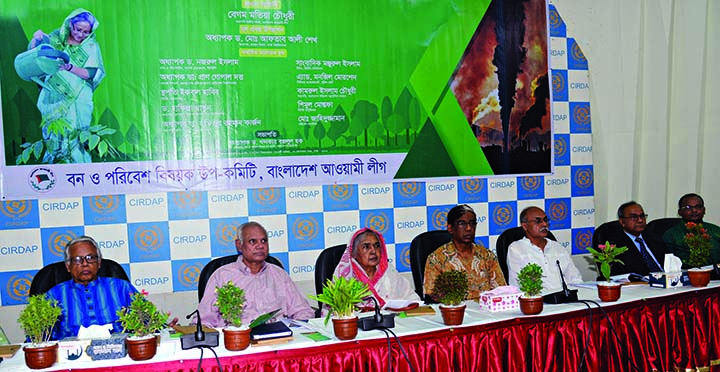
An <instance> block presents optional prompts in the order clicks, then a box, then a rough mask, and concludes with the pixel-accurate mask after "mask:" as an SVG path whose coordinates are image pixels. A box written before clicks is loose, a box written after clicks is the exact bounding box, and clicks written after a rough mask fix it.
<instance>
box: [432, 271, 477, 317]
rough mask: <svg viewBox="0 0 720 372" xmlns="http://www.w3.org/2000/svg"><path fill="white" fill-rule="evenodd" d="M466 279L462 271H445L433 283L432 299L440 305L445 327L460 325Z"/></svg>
mask: <svg viewBox="0 0 720 372" xmlns="http://www.w3.org/2000/svg"><path fill="white" fill-rule="evenodd" d="M467 293H468V277H467V274H466V273H465V272H464V271H459V270H447V271H443V272H441V273H440V275H438V276H437V277H436V278H435V281H434V282H433V292H432V295H431V296H432V297H433V299H435V301H437V302H439V303H440V313H441V314H442V317H443V322H444V323H445V325H460V324H462V322H463V318H464V317H465V308H466V305H465V297H467Z"/></svg>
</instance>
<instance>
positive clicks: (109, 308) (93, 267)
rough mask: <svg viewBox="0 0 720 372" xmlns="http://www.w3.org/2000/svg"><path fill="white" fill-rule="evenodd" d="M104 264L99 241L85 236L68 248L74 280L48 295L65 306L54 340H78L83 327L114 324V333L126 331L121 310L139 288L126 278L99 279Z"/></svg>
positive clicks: (68, 266) (70, 269) (68, 259)
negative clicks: (120, 314) (66, 338)
mask: <svg viewBox="0 0 720 372" xmlns="http://www.w3.org/2000/svg"><path fill="white" fill-rule="evenodd" d="M101 265H102V253H101V252H100V249H99V248H98V245H97V242H95V239H93V238H91V237H89V236H81V237H79V238H76V239H73V240H71V241H70V242H68V243H67V245H65V267H66V268H67V270H68V272H69V273H70V276H71V277H72V279H71V280H68V281H66V282H62V283H60V284H58V285H56V286H54V287H52V288H50V290H49V291H48V292H47V295H48V297H49V298H51V299H55V300H57V301H58V304H59V305H60V307H62V313H61V314H60V318H59V319H58V323H57V324H56V327H55V330H54V333H53V339H55V340H59V339H63V338H65V337H75V336H77V334H78V331H79V330H80V327H81V326H82V327H89V326H91V325H105V324H112V326H113V332H115V333H119V332H122V327H121V326H120V323H119V322H117V319H118V317H117V311H118V310H119V309H120V308H122V307H123V306H128V305H129V304H130V296H131V295H132V294H133V293H136V292H137V289H135V287H133V286H132V284H130V282H128V281H126V280H123V279H119V278H109V277H102V276H100V277H99V276H98V270H99V269H100V266H101Z"/></svg>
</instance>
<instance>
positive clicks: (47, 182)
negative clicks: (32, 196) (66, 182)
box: [28, 167, 56, 192]
mask: <svg viewBox="0 0 720 372" xmlns="http://www.w3.org/2000/svg"><path fill="white" fill-rule="evenodd" d="M28 182H29V183H30V187H32V188H33V190H35V191H37V192H48V191H50V190H52V188H53V187H55V182H56V181H55V174H54V173H53V172H52V171H51V170H50V169H48V168H44V167H40V168H35V169H33V171H32V172H31V173H30V177H29V178H28Z"/></svg>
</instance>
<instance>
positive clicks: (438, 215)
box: [430, 208, 449, 230]
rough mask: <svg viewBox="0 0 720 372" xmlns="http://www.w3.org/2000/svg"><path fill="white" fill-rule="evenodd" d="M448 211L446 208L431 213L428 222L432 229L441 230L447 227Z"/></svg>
mask: <svg viewBox="0 0 720 372" xmlns="http://www.w3.org/2000/svg"><path fill="white" fill-rule="evenodd" d="M448 211H449V209H448V208H441V209H436V210H434V211H433V212H432V215H431V216H430V221H431V223H432V226H433V229H435V230H442V229H444V228H446V227H447V214H448Z"/></svg>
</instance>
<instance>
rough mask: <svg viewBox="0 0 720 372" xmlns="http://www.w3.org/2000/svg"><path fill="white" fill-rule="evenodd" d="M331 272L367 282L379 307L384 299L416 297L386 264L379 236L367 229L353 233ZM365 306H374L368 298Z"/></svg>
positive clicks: (377, 233) (382, 240)
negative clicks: (333, 270)
mask: <svg viewBox="0 0 720 372" xmlns="http://www.w3.org/2000/svg"><path fill="white" fill-rule="evenodd" d="M333 275H334V276H342V277H345V278H355V279H357V280H359V281H361V282H363V283H365V284H367V285H368V287H369V288H370V292H372V294H373V296H374V297H375V299H376V300H377V301H378V304H379V305H380V306H381V307H382V306H384V305H385V303H386V302H387V300H418V301H419V300H420V298H419V297H418V295H417V293H415V291H414V290H413V288H412V286H411V285H410V282H409V281H408V280H407V279H405V278H404V277H402V276H400V274H398V272H397V271H396V270H395V268H393V267H392V266H391V265H389V262H388V255H387V247H386V246H385V240H384V239H383V237H382V235H381V234H380V233H379V232H377V231H375V230H372V229H369V228H363V229H360V230H358V231H357V232H356V233H355V234H354V235H353V237H352V239H350V244H348V246H347V249H346V250H345V253H343V255H342V257H341V258H340V263H339V264H338V266H337V267H336V268H335V273H334V274H333ZM366 305H367V306H374V304H373V302H372V300H371V301H370V302H369V303H366Z"/></svg>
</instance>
